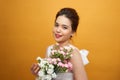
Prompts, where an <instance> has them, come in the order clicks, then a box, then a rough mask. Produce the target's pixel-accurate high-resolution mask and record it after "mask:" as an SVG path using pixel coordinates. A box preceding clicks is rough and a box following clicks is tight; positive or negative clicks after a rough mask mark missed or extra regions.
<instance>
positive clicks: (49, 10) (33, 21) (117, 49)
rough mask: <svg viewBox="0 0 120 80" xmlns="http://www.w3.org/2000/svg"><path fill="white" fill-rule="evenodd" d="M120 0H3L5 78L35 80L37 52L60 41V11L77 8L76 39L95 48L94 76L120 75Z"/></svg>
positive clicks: (0, 55) (0, 45)
mask: <svg viewBox="0 0 120 80" xmlns="http://www.w3.org/2000/svg"><path fill="white" fill-rule="evenodd" d="M119 4H120V1H119V0H0V80H34V76H33V75H32V74H31V72H30V67H31V65H32V63H34V62H36V60H35V59H36V57H37V56H41V57H44V56H45V51H46V48H47V46H48V45H50V44H52V43H54V39H53V37H52V32H51V31H52V27H53V25H54V19H55V15H56V13H57V11H58V10H59V9H61V8H63V7H73V8H75V9H76V10H77V12H78V13H79V15H80V17H81V20H80V24H79V28H78V30H77V33H76V35H75V37H74V38H73V40H72V42H73V44H75V45H76V46H77V47H79V48H80V49H82V48H86V49H88V50H89V51H90V54H89V56H88V58H89V60H90V64H89V65H87V66H85V68H86V72H87V74H88V78H89V80H120V62H119V61H120V6H119Z"/></svg>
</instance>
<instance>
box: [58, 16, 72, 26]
mask: <svg viewBox="0 0 120 80" xmlns="http://www.w3.org/2000/svg"><path fill="white" fill-rule="evenodd" d="M56 23H58V24H60V25H67V26H71V21H70V19H69V18H67V17H66V16H65V15H61V16H58V17H57V19H56Z"/></svg>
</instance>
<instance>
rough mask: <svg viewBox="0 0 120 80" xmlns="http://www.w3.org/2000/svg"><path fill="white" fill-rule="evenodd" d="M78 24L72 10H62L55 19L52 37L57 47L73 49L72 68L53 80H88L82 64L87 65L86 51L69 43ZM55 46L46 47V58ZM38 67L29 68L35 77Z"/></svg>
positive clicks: (77, 18) (34, 65)
mask: <svg viewBox="0 0 120 80" xmlns="http://www.w3.org/2000/svg"><path fill="white" fill-rule="evenodd" d="M78 23H79V16H78V14H77V12H76V10H75V9H73V8H63V9H61V10H60V11H59V12H58V13H57V14H56V18H55V25H54V27H53V36H54V39H55V41H56V43H57V45H58V46H59V47H65V46H71V47H72V48H73V52H72V55H73V56H72V57H71V59H70V62H71V63H72V65H73V67H72V70H71V71H70V72H67V73H65V74H60V75H59V76H58V77H57V78H56V79H55V80H88V79H87V75H86V72H85V69H84V64H87V63H88V60H87V58H86V55H85V54H86V52H87V51H82V50H81V51H80V50H79V49H78V48H77V47H75V46H74V45H72V43H70V40H71V38H72V36H73V35H74V33H75V32H76V31H77V27H78ZM54 45H56V44H53V45H51V46H49V47H48V50H47V56H48V57H49V55H50V49H51V48H52V47H53V46H54ZM39 70H40V68H39V66H38V65H37V64H36V63H35V64H33V65H32V67H31V72H32V73H33V74H34V75H36V76H37V73H38V71H39Z"/></svg>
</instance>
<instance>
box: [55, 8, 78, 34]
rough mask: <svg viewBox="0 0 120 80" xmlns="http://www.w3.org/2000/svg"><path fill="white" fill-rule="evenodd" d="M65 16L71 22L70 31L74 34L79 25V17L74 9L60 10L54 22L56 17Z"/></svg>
mask: <svg viewBox="0 0 120 80" xmlns="http://www.w3.org/2000/svg"><path fill="white" fill-rule="evenodd" d="M62 15H65V16H66V17H67V18H68V19H70V21H71V22H72V25H71V26H72V31H73V32H76V30H77V27H78V24H79V16H78V14H77V12H76V10H75V9H73V8H62V9H61V10H60V11H58V13H57V14H56V18H55V21H56V19H57V17H58V16H62Z"/></svg>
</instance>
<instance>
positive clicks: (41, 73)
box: [38, 69, 45, 77]
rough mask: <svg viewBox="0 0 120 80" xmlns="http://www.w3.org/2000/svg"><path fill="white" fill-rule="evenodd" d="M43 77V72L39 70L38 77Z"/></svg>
mask: <svg viewBox="0 0 120 80" xmlns="http://www.w3.org/2000/svg"><path fill="white" fill-rule="evenodd" d="M44 75H45V72H44V71H43V70H42V69H41V70H40V71H39V72H38V76H40V77H43V76H44Z"/></svg>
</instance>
